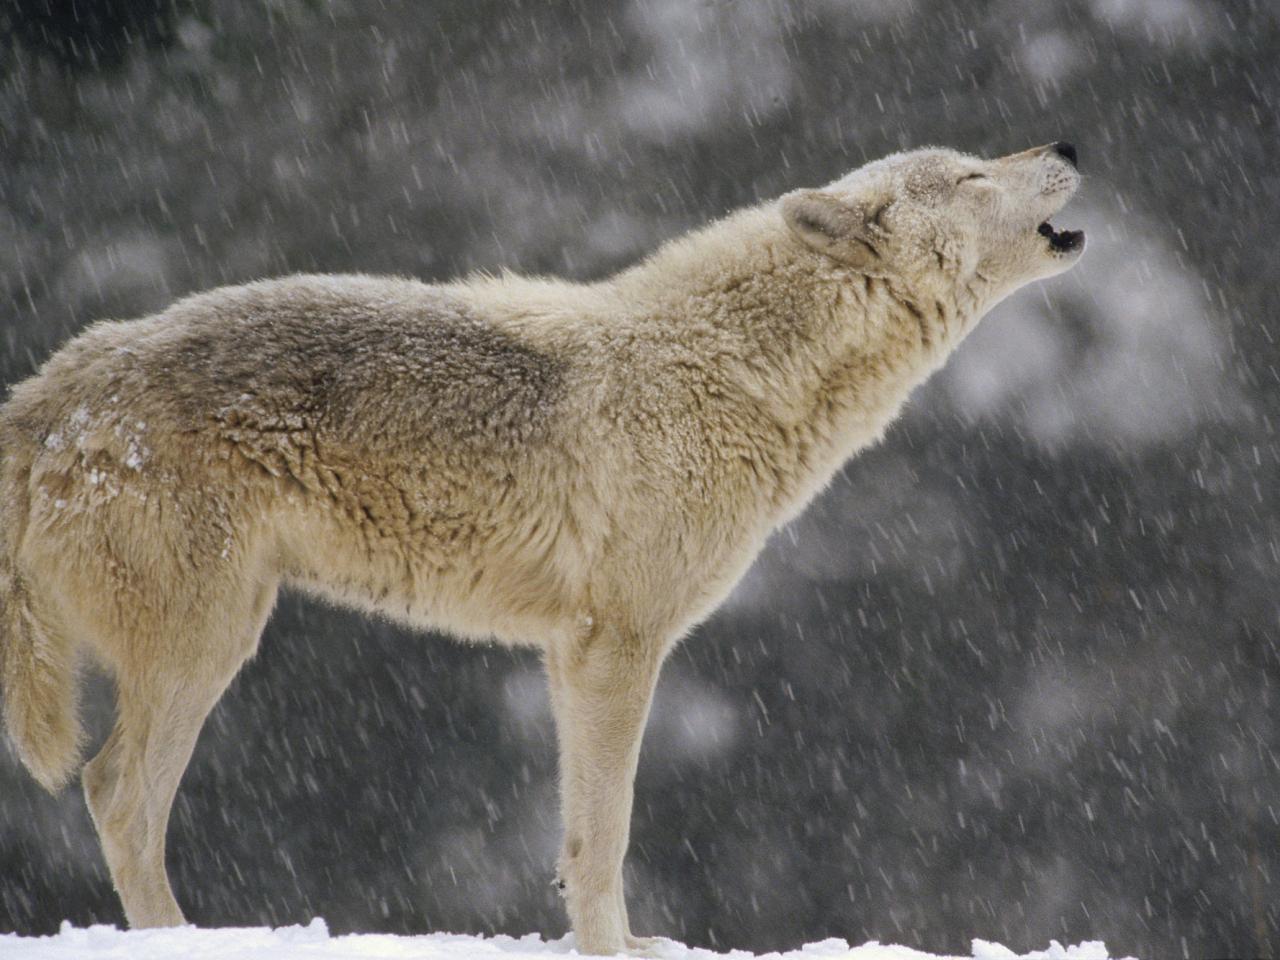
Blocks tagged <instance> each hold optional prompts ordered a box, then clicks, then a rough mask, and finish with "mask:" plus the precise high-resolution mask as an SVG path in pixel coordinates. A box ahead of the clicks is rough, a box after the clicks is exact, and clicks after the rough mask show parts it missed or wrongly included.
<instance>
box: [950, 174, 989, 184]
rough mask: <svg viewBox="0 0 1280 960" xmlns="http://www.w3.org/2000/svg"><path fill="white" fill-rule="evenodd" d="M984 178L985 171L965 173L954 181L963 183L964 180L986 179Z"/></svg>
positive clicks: (985, 176)
mask: <svg viewBox="0 0 1280 960" xmlns="http://www.w3.org/2000/svg"><path fill="white" fill-rule="evenodd" d="M986 179H987V175H986V174H985V173H967V174H965V175H964V176H963V177H961V178H960V179H959V180H957V181H956V183H964V182H965V181H966V180H986Z"/></svg>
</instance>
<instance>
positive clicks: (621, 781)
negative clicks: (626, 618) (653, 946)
mask: <svg viewBox="0 0 1280 960" xmlns="http://www.w3.org/2000/svg"><path fill="white" fill-rule="evenodd" d="M662 653H663V648H662V646H661V645H660V644H656V643H648V642H646V638H644V637H642V636H640V635H639V634H638V633H636V632H634V631H629V630H626V629H622V628H619V627H615V626H611V625H606V624H600V625H591V626H589V627H588V629H587V630H585V631H584V632H583V634H582V635H580V636H579V637H578V638H576V640H575V642H574V644H573V645H572V646H571V647H570V648H568V649H565V650H556V651H551V652H549V654H548V656H547V674H548V679H549V681H550V686H551V701H552V706H553V708H554V710H555V717H556V730H557V733H558V736H559V741H560V792H561V807H562V811H563V818H564V845H563V848H562V851H561V856H560V884H561V889H562V891H563V893H564V897H565V901H566V903H567V906H568V909H569V920H570V922H571V923H572V925H573V931H574V933H575V935H576V936H577V941H578V949H579V950H580V951H581V952H583V953H593V954H612V953H620V952H623V951H627V950H638V949H642V948H643V947H644V945H645V941H641V940H640V939H638V938H635V937H632V936H631V931H630V929H629V928H628V925H627V911H626V905H625V902H624V900H623V892H622V860H623V857H624V855H625V854H626V850H627V839H628V836H629V834H630V828H631V800H632V792H633V785H634V782H635V773H636V763H637V761H638V759H639V756H640V737H641V734H642V732H643V730H644V724H645V719H646V718H647V717H648V715H649V703H650V701H651V700H652V699H653V690H654V684H655V682H656V681H657V677H658V670H659V667H660V666H661V664H662Z"/></svg>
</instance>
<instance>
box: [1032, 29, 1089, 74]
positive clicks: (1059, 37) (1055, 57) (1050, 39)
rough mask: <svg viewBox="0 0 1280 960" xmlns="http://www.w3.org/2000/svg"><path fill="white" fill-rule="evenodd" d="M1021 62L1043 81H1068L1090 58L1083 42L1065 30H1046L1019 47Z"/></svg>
mask: <svg viewBox="0 0 1280 960" xmlns="http://www.w3.org/2000/svg"><path fill="white" fill-rule="evenodd" d="M1018 63H1019V65H1020V66H1021V67H1022V69H1023V71H1024V72H1025V73H1026V74H1027V75H1028V76H1029V77H1031V78H1032V79H1035V80H1038V81H1040V82H1041V83H1048V82H1052V81H1062V80H1066V79H1068V78H1069V77H1071V76H1072V74H1074V73H1076V71H1077V70H1079V69H1080V68H1082V67H1085V66H1087V65H1088V63H1089V60H1088V58H1087V56H1086V55H1085V51H1084V50H1083V49H1082V48H1081V45H1080V44H1079V42H1078V41H1077V40H1076V39H1075V38H1074V37H1072V36H1071V35H1070V34H1069V33H1067V32H1065V31H1062V30H1046V31H1045V32H1043V33H1037V34H1035V35H1034V36H1032V37H1029V38H1028V39H1027V41H1026V43H1024V44H1022V46H1021V47H1019V48H1018Z"/></svg>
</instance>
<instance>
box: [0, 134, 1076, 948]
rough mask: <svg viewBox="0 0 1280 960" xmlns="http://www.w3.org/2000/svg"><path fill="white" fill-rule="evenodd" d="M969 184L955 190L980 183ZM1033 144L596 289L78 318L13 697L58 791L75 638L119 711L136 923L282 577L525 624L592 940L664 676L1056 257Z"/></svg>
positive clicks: (26, 388) (418, 610) (374, 288)
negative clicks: (768, 543) (216, 714)
mask: <svg viewBox="0 0 1280 960" xmlns="http://www.w3.org/2000/svg"><path fill="white" fill-rule="evenodd" d="M966 177H967V178H968V179H965V178H966ZM1077 182H1078V175H1077V174H1076V173H1075V171H1074V169H1073V167H1072V166H1071V165H1070V164H1068V163H1067V162H1066V161H1065V160H1064V159H1063V158H1062V157H1061V156H1059V155H1057V154H1056V153H1054V152H1053V151H1052V150H1050V149H1048V148H1038V149H1035V150H1031V151H1027V152H1025V153H1022V154H1017V155H1014V156H1012V157H1006V158H1004V159H1002V160H996V161H982V160H978V159H975V158H972V157H967V156H963V155H961V154H957V153H953V152H951V151H945V150H928V151H919V152H916V153H909V154H900V155H896V156H893V157H890V158H888V159H886V160H883V161H880V162H878V163H876V164H872V165H870V166H868V167H865V168H863V169H862V170H859V171H856V172H855V173H853V174H851V175H850V176H848V177H846V178H844V179H842V180H840V181H837V182H836V183H834V184H832V185H830V186H829V187H827V188H825V189H824V190H821V191H800V192H797V193H793V194H789V195H788V196H787V197H784V198H783V199H782V200H781V201H775V202H770V203H765V204H763V205H761V206H758V207H755V208H753V209H749V210H745V211H742V212H739V213H737V214H734V215H732V216H730V217H728V218H726V219H724V220H722V221H720V222H718V223H715V224H712V225H711V226H709V227H707V228H705V229H703V230H701V231H698V232H696V233H694V234H691V235H690V236H687V237H685V238H683V239H680V240H677V241H675V242H673V243H671V244H669V245H667V246H665V247H664V248H662V249H661V250H659V251H658V252H657V253H656V254H655V255H654V256H653V257H651V258H650V259H649V260H647V261H645V262H643V263H641V264H639V265H638V266H636V267H634V268H632V269H630V270H627V271H625V272H623V273H621V274H619V275H617V276H614V277H612V278H610V279H607V280H605V281H602V282H600V283H595V284H590V285H577V284H570V283H564V282H559V281H552V280H528V279H521V278H517V277H512V276H503V277H499V278H484V279H477V280H470V281H467V282H464V283H457V284H451V285H446V286H428V285H424V284H422V283H418V282H415V281H412V280H403V279H395V278H380V277H364V276H294V277H287V278H284V279H280V280H271V281H263V282H259V283H252V284H249V285H246V286H241V287H228V288H223V289H219V290H213V291H211V292H208V293H204V294H200V295H198V296H193V297H189V298H187V299H185V300H182V301H180V302H178V303H176V304H174V305H173V306H172V307H170V308H169V309H168V310H166V311H165V312H163V313H161V314H158V315H155V316H151V317H147V318H145V319H141V320H135V321H132V322H125V323H119V322H107V323H99V324H97V325H95V326H93V327H91V328H89V329H88V330H86V331H85V332H84V333H83V334H81V335H80V336H78V337H77V338H75V339H74V340H73V341H72V342H71V343H69V344H68V345H67V346H66V347H64V348H63V349H62V350H61V351H59V352H58V353H57V354H56V355H55V356H54V357H53V358H52V359H50V360H49V361H48V362H47V363H46V364H45V365H44V367H43V368H42V369H41V370H40V372H39V373H38V374H37V375H36V376H34V377H32V378H31V379H30V380H27V381H26V382H24V383H21V384H19V385H18V386H17V387H15V388H14V390H13V393H12V397H11V399H10V400H9V401H8V402H7V404H6V405H5V406H4V407H3V408H0V456H2V458H3V459H2V466H0V510H2V511H3V518H2V519H3V525H2V527H0V607H2V612H3V619H2V620H0V625H2V627H3V634H2V635H0V644H3V680H4V715H5V718H6V720H7V723H8V727H9V731H10V734H11V736H12V739H13V741H14V743H15V744H16V746H17V749H18V752H19V755H20V756H21V757H22V759H23V760H24V762H25V763H26V764H27V765H28V767H30V769H31V771H32V773H33V774H34V775H35V776H36V778H37V779H38V780H39V781H40V782H41V783H43V784H44V785H45V786H46V787H48V788H50V789H57V788H58V787H59V786H60V785H61V784H63V783H64V782H65V781H66V780H67V778H68V777H69V776H70V775H71V774H72V772H73V770H74V769H75V768H76V766H77V757H78V750H79V743H80V735H79V732H78V724H77V720H76V708H75V689H76V675H75V669H76V666H75V665H76V661H77V658H78V657H79V656H80V654H82V653H83V654H87V655H88V656H90V657H92V658H93V659H94V660H96V661H97V662H98V663H100V664H102V665H103V666H104V667H105V668H106V669H107V670H109V671H110V672H111V674H112V675H113V676H114V679H115V684H116V692H117V700H118V704H117V706H118V717H117V721H116V724H115V727H114V729H113V731H112V732H111V734H110V736H109V737H108V739H107V741H106V743H105V745H104V746H103V747H102V748H101V750H100V751H99V753H98V754H97V756H96V757H94V758H93V759H92V760H91V761H90V762H89V763H88V764H87V765H86V766H85V767H84V770H83V776H82V779H83V784H84V789H85V794H86V797H87V800H88V805H89V810H90V812H91V813H92V815H93V819H94V823H95V824H96V826H97V829H98V832H99V834H100V836H101V839H102V846H103V850H104V853H105V855H106V859H107V863H108V865H109V866H110V869H111V875H112V879H113V880H114V882H115V885H116V889H117V890H118V891H119V893H120V897H121V900H122V901H123V904H124V908H125V911H126V914H127V916H128V919H129V922H130V923H131V924H132V925H134V926H155V925H169V924H179V923H182V922H183V916H182V913H181V911H180V910H179V908H178V905H177V903H176V901H175V900H174V897H173V894H172V892H171V890H170V887H169V883H168V879H167V877H166V874H165V866H164V849H165V830H166V825H167V822H168V817H169V809H170V805H171V803H172V800H173V797H174V793H175V791H176V790H177V787H178V782H179V779H180V778H181V776H182V772H183V770H184V768H185V767H186V764H187V761H188V759H189V757H190V755H191V751H192V748H193V746H194V744H195V741H196V737H197V734H198V732H199V730H200V727H201V724H202V722H203V721H204V718H205V716H206V715H207V713H208V711H209V710H210V709H211V708H212V707H213V705H214V703H215V702H216V701H217V699H218V697H219V696H220V695H221V693H222V691H223V690H224V689H225V687H226V685H227V684H228V682H229V681H230V680H231V678H232V677H233V676H234V675H235V673H236V671H237V670H238V669H239V668H240V666H241V665H242V664H243V663H244V662H245V660H246V659H247V658H248V657H250V656H251V655H252V654H253V652H254V649H255V646H256V644H257V642H258V637H259V634H260V632H261V631H262V628H263V625H264V623H265V622H266V620H267V617H268V615H269V613H270V611H271V608H272V605H273V603H274V602H275V598H276V593H277V590H278V589H279V588H280V587H281V586H282V585H288V586H294V587H299V588H302V589H304V590H307V591H310V592H313V593H315V594H317V595H320V596H323V597H327V598H330V599H332V600H334V601H336V602H339V603H343V604H349V605H353V606H356V607H359V608H362V609H365V610H369V611H371V612H375V613H379V614H383V615H386V616H390V617H394V618H396V619H398V620H401V621H404V622H406V623H410V624H414V625H418V626H422V627H432V628H439V629H443V630H446V631H449V632H451V633H453V634H456V635H458V636H462V637H472V638H496V639H497V640H498V641H501V642H504V643H512V644H528V645H532V646H535V647H537V648H539V649H540V650H541V651H542V652H543V655H544V657H545V662H546V668H547V674H548V677H549V681H550V690H551V698H552V703H553V707H554V711H555V717H556V723H557V728H558V731H559V740H560V755H561V767H560V769H561V779H562V793H563V815H564V831H565V832H564V845H563V852H562V856H561V859H560V864H559V871H560V873H559V876H560V877H561V878H562V888H563V890H564V895H565V897H566V899H567V903H568V912H569V915H570V918H571V921H572V924H573V928H574V930H575V931H576V933H577V938H578V944H579V947H580V949H582V950H584V951H586V952H592V953H610V952H614V951H620V950H624V949H629V950H633V951H634V950H641V949H643V947H644V943H643V942H642V941H640V940H638V939H636V938H634V937H632V936H631V933H630V930H629V929H628V926H627V916H626V909H625V906H624V903H623V894H622V862H623V855H624V852H625V850H626V848H627V835H628V827H629V819H630V813H631V799H632V781H633V778H634V773H635V768H636V760H637V755H638V752H639V745H640V735H641V730H642V728H643V727H644V724H645V718H646V715H647V712H648V709H649V703H650V699H651V696H652V693H653V688H654V684H655V681H656V679H657V676H658V671H659V667H660V666H661V664H662V662H663V659H664V657H665V656H666V655H667V653H668V652H669V651H670V649H671V647H672V645H673V644H674V643H675V642H676V641H677V639H678V638H679V637H680V636H681V635H682V634H684V633H685V632H686V631H687V630H689V628H690V627H691V626H693V625H694V624H695V623H697V622H698V620H700V619H701V618H703V617H705V616H706V615H707V614H709V613H710V612H711V611H712V610H714V609H715V607H716V605H717V604H719V603H720V602H721V600H722V599H723V598H724V597H725V595H726V594H727V592H728V591H729V590H730V588H731V587H732V586H733V584H734V583H735V581H737V579H738V578H739V577H740V576H741V574H742V573H743V572H744V570H745V569H746V568H747V566H748V565H749V564H750V563H751V561H752V559H753V558H754V557H755V555H756V553H757V552H758V551H759V549H760V547H761V545H762V544H763V543H764V541H765V538H766V537H767V535H768V534H769V532H770V531H771V530H772V529H774V528H775V527H776V526H777V525H778V524H779V523H781V522H783V521H785V520H786V519H787V518H789V517H791V516H793V515H794V514H795V513H796V512H798V511H799V510H800V509H801V508H802V507H803V506H804V505H805V503H806V502H807V501H808V500H809V499H810V498H811V497H812V496H813V495H814V493H815V492H816V491H818V490H819V489H820V488H821V487H822V486H823V485H824V484H825V483H827V482H828V480H829V478H830V477H831V475H832V473H833V472H834V471H835V470H836V469H837V468H838V467H839V466H840V464H841V463H842V462H843V461H844V460H845V459H847V458H848V457H849V456H850V455H851V454H852V453H854V452H855V451H856V450H858V449H859V448H861V447H863V446H865V445H867V444H869V443H871V442H873V441H874V440H875V439H876V438H877V437H879V436H880V435H881V433H882V432H883V431H884V429H885V427H886V426H887V425H888V424H889V422H890V421H891V420H892V419H893V417H894V415H895V414H896V413H897V411H898V409H899V407H900V406H901V404H902V402H903V400H904V399H905V398H906V396H907V394H908V393H909V392H910V391H911V389H912V388H913V387H914V386H915V385H916V384H918V383H919V382H920V381H921V380H922V379H923V378H924V377H925V376H926V375H927V374H928V373H929V372H930V371H932V370H934V369H935V368H936V367H938V366H939V365H940V364H941V363H942V362H943V360H944V359H945V358H946V356H947V354H948V353H949V352H950V351H951V349H952V348H953V347H955V345H956V344H957V343H959V341H960V339H961V338H962V337H963V336H964V335H965V333H966V332H967V331H968V330H969V329H970V328H971V327H972V326H973V324H974V322H975V321H976V320H977V319H978V317H979V316H980V315H981V314H982V313H983V312H984V311H985V310H986V309H987V308H988V307H990V306H991V304H992V303H994V302H995V301H996V300H997V299H999V298H1000V297H1002V296H1004V295H1006V294H1007V293H1009V292H1010V291H1012V290H1013V289H1015V288H1016V287H1018V286H1020V285H1022V284H1025V283H1027V282H1029V281H1031V280H1034V279H1037V278H1039V277H1044V276H1048V275H1050V274H1052V273H1055V272H1058V271H1060V270H1062V269H1065V268H1066V267H1067V266H1069V265H1070V264H1071V263H1072V262H1074V259H1075V257H1076V256H1077V253H1074V252H1073V253H1070V254H1063V253H1056V252H1054V251H1052V250H1050V248H1049V245H1048V242H1047V241H1046V239H1045V238H1044V237H1043V236H1040V235H1038V234H1037V233H1036V225H1037V224H1038V223H1039V222H1040V221H1042V220H1044V219H1046V218H1047V217H1048V216H1050V215H1051V214H1052V213H1053V212H1055V211H1056V210H1057V209H1058V208H1059V207H1061V206H1062V204H1063V203H1065V202H1066V199H1067V198H1068V197H1069V196H1070V194H1071V193H1072V192H1073V191H1074V189H1075V187H1076V184H1077Z"/></svg>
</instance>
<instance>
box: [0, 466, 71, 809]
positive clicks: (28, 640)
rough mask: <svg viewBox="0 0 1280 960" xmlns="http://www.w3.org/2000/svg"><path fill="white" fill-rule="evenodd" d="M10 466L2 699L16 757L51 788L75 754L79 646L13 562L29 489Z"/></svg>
mask: <svg viewBox="0 0 1280 960" xmlns="http://www.w3.org/2000/svg"><path fill="white" fill-rule="evenodd" d="M0 456H2V455H0ZM13 467H14V464H13V463H12V462H10V463H2V464H0V688H3V689H2V692H3V702H2V703H0V706H2V707H3V715H4V722H5V726H6V727H7V728H8V732H9V739H10V741H11V742H12V743H13V745H14V747H15V748H16V750H17V753H18V758H19V759H20V760H21V761H22V762H23V764H25V765H26V767H27V769H28V770H30V771H31V774H32V776H34V777H35V778H36V780H38V781H39V782H40V784H41V786H43V787H44V788H45V789H46V790H48V791H50V792H51V793H53V792H57V791H58V790H59V789H60V788H61V787H62V786H63V785H64V784H65V783H66V782H67V780H68V779H69V778H70V777H71V774H72V772H73V771H74V770H75V769H76V767H77V766H78V764H79V759H80V746H81V732H80V718H79V703H78V687H79V683H78V676H77V669H76V660H77V650H76V646H75V644H73V643H71V642H70V641H69V640H68V639H67V638H66V637H65V636H64V635H63V634H62V633H61V632H59V631H58V630H57V629H56V628H51V626H49V625H46V624H44V623H42V622H41V620H40V618H39V617H37V616H36V615H35V613H34V612H33V611H32V609H31V604H30V598H29V594H28V591H27V587H26V584H25V583H24V582H23V580H22V577H21V575H20V574H19V572H18V571H17V569H16V568H15V564H14V556H13V545H14V540H16V539H18V538H20V537H21V535H22V532H23V529H24V528H25V526H26V520H27V497H26V483H25V478H22V479H21V480H19V479H18V478H17V477H16V476H15V473H16V472H17V471H15V470H14V469H13Z"/></svg>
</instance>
